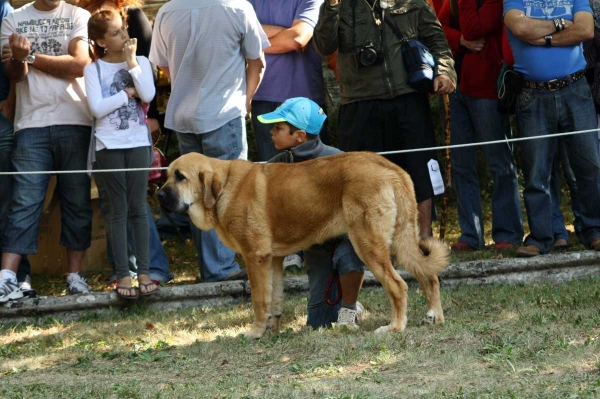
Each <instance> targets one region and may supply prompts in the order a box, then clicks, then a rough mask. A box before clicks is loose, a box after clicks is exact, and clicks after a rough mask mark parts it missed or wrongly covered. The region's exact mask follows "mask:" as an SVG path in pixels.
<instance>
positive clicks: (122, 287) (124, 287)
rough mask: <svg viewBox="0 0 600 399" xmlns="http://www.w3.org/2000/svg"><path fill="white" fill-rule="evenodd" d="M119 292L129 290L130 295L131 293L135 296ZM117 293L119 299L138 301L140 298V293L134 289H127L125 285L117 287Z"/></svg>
mask: <svg viewBox="0 0 600 399" xmlns="http://www.w3.org/2000/svg"><path fill="white" fill-rule="evenodd" d="M119 290H127V291H128V292H129V293H130V294H131V292H133V293H135V295H125V294H121V293H120V292H119ZM115 292H116V293H117V296H118V297H119V298H123V299H127V300H130V301H135V300H136V299H138V298H139V295H138V291H137V290H136V289H135V288H134V287H127V286H125V285H117V287H116V288H115Z"/></svg>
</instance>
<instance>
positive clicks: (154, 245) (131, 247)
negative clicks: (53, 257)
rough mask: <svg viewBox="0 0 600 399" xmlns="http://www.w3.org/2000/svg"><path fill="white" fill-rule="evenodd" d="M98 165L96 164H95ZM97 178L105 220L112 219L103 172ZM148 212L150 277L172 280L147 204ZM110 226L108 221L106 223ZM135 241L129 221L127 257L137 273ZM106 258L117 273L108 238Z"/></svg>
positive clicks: (95, 177)
mask: <svg viewBox="0 0 600 399" xmlns="http://www.w3.org/2000/svg"><path fill="white" fill-rule="evenodd" d="M94 167H96V165H94ZM94 179H95V180H96V186H97V187H98V194H99V195H98V196H99V201H100V211H101V212H102V216H103V217H104V220H110V213H109V212H110V206H109V204H108V201H103V198H106V196H107V193H106V187H105V185H104V180H102V173H97V174H96V175H95V176H94ZM146 212H147V214H148V231H149V233H150V237H149V243H150V279H152V280H157V281H164V282H167V281H171V280H172V279H173V274H172V273H170V272H169V257H168V256H167V254H166V253H165V249H164V248H163V246H162V243H161V241H160V237H159V235H158V230H157V229H156V222H155V221H154V217H153V216H152V209H151V208H150V205H148V204H146ZM105 226H106V227H107V228H108V223H106V224H105ZM134 254H135V243H134V240H133V229H132V228H131V223H127V258H128V264H129V270H131V271H132V272H136V273H137V266H136V259H135V255H134ZM106 258H107V259H108V263H109V265H110V268H111V270H112V274H115V261H114V257H113V252H112V247H111V245H110V241H109V240H106Z"/></svg>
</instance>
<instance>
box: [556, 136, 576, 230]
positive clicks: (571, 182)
mask: <svg viewBox="0 0 600 399" xmlns="http://www.w3.org/2000/svg"><path fill="white" fill-rule="evenodd" d="M561 166H562V175H563V176H564V177H565V180H566V182H567V186H568V187H569V192H570V194H571V209H572V210H573V216H574V218H575V220H574V221H573V225H574V227H575V234H576V235H577V238H578V239H579V240H580V241H582V242H583V240H582V237H581V229H582V226H581V212H580V211H579V191H578V190H577V182H576V181H575V175H574V174H573V170H571V166H570V165H569V158H568V156H567V150H566V148H565V146H564V144H563V143H562V141H560V142H559V149H558V153H557V154H556V155H555V156H554V164H553V165H552V177H551V178H552V180H551V184H550V195H551V196H552V230H553V232H554V241H557V240H560V239H563V240H567V241H569V232H568V231H567V229H566V227H565V217H564V215H563V213H562V211H561V210H560V203H561V190H562V185H563V179H562V176H561Z"/></svg>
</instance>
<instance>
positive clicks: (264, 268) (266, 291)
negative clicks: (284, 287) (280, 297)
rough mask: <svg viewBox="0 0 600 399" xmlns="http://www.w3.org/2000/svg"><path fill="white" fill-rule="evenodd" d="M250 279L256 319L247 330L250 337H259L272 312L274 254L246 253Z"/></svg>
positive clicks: (247, 335)
mask: <svg viewBox="0 0 600 399" xmlns="http://www.w3.org/2000/svg"><path fill="white" fill-rule="evenodd" d="M244 260H245V261H246V269H247V270H248V280H249V281H250V295H251V297H252V310H253V311H254V321H253V322H252V328H250V330H249V331H247V332H245V333H244V335H245V336H246V337H248V338H254V339H258V338H260V337H262V336H263V334H264V333H265V330H266V329H267V325H268V323H269V319H271V318H272V314H271V298H272V292H273V269H272V266H271V262H272V260H273V258H272V256H271V255H270V254H269V255H268V256H257V255H256V254H251V255H249V254H244Z"/></svg>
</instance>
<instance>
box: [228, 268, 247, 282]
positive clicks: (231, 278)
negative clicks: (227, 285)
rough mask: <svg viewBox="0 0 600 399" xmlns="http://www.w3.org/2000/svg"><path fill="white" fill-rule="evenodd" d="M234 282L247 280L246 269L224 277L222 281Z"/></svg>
mask: <svg viewBox="0 0 600 399" xmlns="http://www.w3.org/2000/svg"><path fill="white" fill-rule="evenodd" d="M236 280H248V272H247V271H246V269H240V270H238V271H237V272H233V273H231V274H230V275H229V276H227V277H225V278H224V279H223V281H236Z"/></svg>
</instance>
